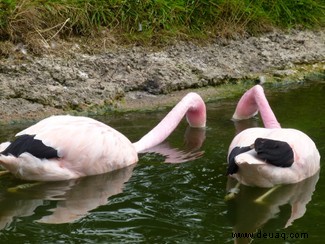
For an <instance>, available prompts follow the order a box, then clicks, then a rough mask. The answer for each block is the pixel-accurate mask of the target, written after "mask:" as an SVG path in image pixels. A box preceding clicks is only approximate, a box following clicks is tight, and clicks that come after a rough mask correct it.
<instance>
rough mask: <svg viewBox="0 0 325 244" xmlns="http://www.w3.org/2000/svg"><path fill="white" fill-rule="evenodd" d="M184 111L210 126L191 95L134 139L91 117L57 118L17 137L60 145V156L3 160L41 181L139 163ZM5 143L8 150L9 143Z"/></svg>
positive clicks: (15, 171) (26, 176)
mask: <svg viewBox="0 0 325 244" xmlns="http://www.w3.org/2000/svg"><path fill="white" fill-rule="evenodd" d="M193 114H194V115H195V116H193ZM184 115H186V116H187V119H188V122H189V124H190V125H191V126H192V127H204V126H205V123H206V108H205V104H204V101H203V100H202V98H201V97H200V96H199V95H198V94H196V93H189V94H187V95H186V96H185V97H184V98H183V99H182V100H181V101H180V102H179V103H178V104H177V105H176V106H175V107H174V108H173V109H172V110H171V111H170V112H169V113H168V114H167V115H166V117H165V118H164V119H163V120H162V121H161V122H160V123H159V124H158V125H157V126H156V127H155V128H153V129H152V130H151V131H150V132H149V133H148V134H146V135H145V136H144V137H142V138H141V139H140V140H139V141H138V142H135V143H131V142H130V141H129V139H128V138H127V137H125V136H124V135H123V134H121V133H120V132H118V131H117V130H115V129H113V128H111V127H110V126H108V125H105V124H104V123H101V122H99V121H97V120H94V119H91V118H88V117H81V116H69V115H61V116H52V117H49V118H46V119H44V120H41V121H40V122H38V123H36V124H35V125H32V126H30V127H29V128H27V129H25V130H23V131H21V132H19V133H18V134H17V135H16V136H17V137H19V136H23V135H30V136H34V135H35V136H34V138H33V139H35V140H39V141H41V142H42V143H43V144H44V145H45V146H47V147H49V148H51V149H55V150H56V152H57V157H52V158H38V157H36V156H34V155H33V154H32V153H29V152H23V153H21V154H20V155H17V156H15V155H12V154H10V153H7V154H3V153H2V154H0V164H1V165H2V166H3V167H4V168H6V169H7V170H9V171H10V172H11V173H12V174H14V175H15V176H16V177H18V178H21V179H26V180H37V181H58V180H67V179H75V178H79V177H83V176H88V175H97V174H102V173H106V172H109V171H113V170H116V169H119V168H123V167H126V166H129V165H131V164H134V163H136V162H137V161H138V153H139V152H141V151H144V150H146V149H148V148H151V147H153V146H156V145H158V144H159V143H161V142H162V141H164V140H165V139H166V138H167V137H168V136H169V135H170V134H171V133H172V131H173V130H174V129H175V128H176V127H177V125H178V124H179V122H180V121H181V120H182V118H183V117H184ZM1 145H2V146H0V148H2V150H4V148H7V147H8V145H9V143H5V144H4V143H3V144H1ZM19 146H20V145H19ZM24 146H26V145H24ZM27 146H28V145H27ZM15 150H16V151H17V149H15Z"/></svg>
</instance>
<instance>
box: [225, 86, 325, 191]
mask: <svg viewBox="0 0 325 244" xmlns="http://www.w3.org/2000/svg"><path fill="white" fill-rule="evenodd" d="M258 112H260V114H261V117H262V120H263V123H264V126H265V128H250V129H246V130H244V131H242V132H240V133H239V134H237V135H236V136H235V138H234V139H233V141H232V142H231V144H230V146H229V151H228V163H229V167H228V174H229V175H230V176H231V177H233V178H235V179H237V180H238V181H239V182H240V183H242V184H245V185H249V186H259V187H273V186H275V185H279V184H292V183H296V182H300V181H302V180H304V179H306V178H308V177H311V176H312V175H314V174H316V173H317V172H318V170H319V168H320V155H319V152H318V150H317V148H316V145H315V143H314V142H313V141H312V139H311V138H310V137H309V136H307V135H306V134H305V133H303V132H301V131H299V130H296V129H287V128H281V126H280V124H279V123H278V121H277V119H276V117H275V115H274V113H273V111H272V109H271V107H270V106H269V103H268V101H267V99H266V97H265V94H264V90H263V88H262V86H260V85H256V86H254V87H252V88H251V89H249V90H248V91H247V92H245V94H244V95H243V96H242V97H241V99H240V100H239V102H238V104H237V107H236V111H235V113H234V115H233V119H235V120H242V119H247V118H251V117H253V116H254V115H256V114H257V113H258ZM258 138H263V140H270V141H271V140H275V141H278V142H279V143H282V144H285V145H288V146H287V147H289V148H291V149H290V152H289V151H288V150H283V153H286V154H281V153H279V152H281V151H280V150H281V148H279V147H274V148H269V149H268V150H269V152H270V155H271V156H274V155H277V156H278V157H279V159H281V156H282V159H283V158H287V156H288V155H287V153H290V154H291V155H293V158H291V155H289V156H290V157H288V160H290V162H288V164H286V165H284V164H281V165H278V166H276V164H271V163H270V162H267V160H265V158H261V156H260V155H259V154H258V152H257V151H258V149H256V141H257V139H258ZM259 140H260V139H259ZM254 143H255V144H254ZM253 145H254V146H255V148H253V147H254V146H253ZM234 149H236V150H234ZM233 150H234V151H233ZM272 150H278V151H276V152H275V151H272ZM232 152H235V155H231V154H232ZM234 163H235V164H236V165H235V166H236V167H234V165H233V164H234ZM237 166H238V167H237ZM280 166H281V167H280ZM234 168H235V170H234ZM229 172H230V173H229Z"/></svg>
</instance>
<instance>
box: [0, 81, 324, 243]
mask: <svg viewBox="0 0 325 244" xmlns="http://www.w3.org/2000/svg"><path fill="white" fill-rule="evenodd" d="M265 90H266V93H267V96H268V98H269V101H270V104H271V106H272V108H273V109H274V112H275V114H276V115H277V117H278V120H279V121H280V123H281V124H282V126H283V127H292V128H297V129H300V130H302V131H304V132H306V133H307V134H309V136H310V137H311V138H313V140H314V141H315V143H316V144H317V146H318V149H319V151H320V154H321V155H322V159H321V164H324V158H325V156H324V155H325V125H324V120H325V113H324V111H325V102H324V94H325V83H324V82H317V83H314V84H307V83H305V84H299V85H295V86H294V87H293V86H292V85H291V86H290V87H289V86H279V87H274V86H273V87H268V86H267V87H266V88H265ZM235 105H236V101H235V100H227V101H218V102H216V103H210V104H208V106H207V107H208V122H207V129H206V131H204V130H195V129H194V130H189V129H188V128H187V126H186V123H185V121H183V123H182V124H181V125H180V126H179V127H178V128H177V130H176V131H175V132H174V133H173V134H172V136H171V137H170V138H169V139H168V140H167V142H166V143H164V144H163V145H161V146H160V147H159V149H156V150H160V151H162V152H164V153H165V154H167V155H169V156H168V157H167V158H166V157H162V156H159V155H156V154H153V153H147V154H145V155H141V157H140V161H139V163H138V164H137V165H135V166H132V167H129V168H126V169H123V170H119V171H117V172H113V173H108V174H105V175H100V176H94V177H88V178H85V179H80V180H75V181H68V182H60V183H48V184H41V185H36V186H33V187H31V188H28V189H24V190H20V191H19V192H9V191H8V188H10V187H13V186H16V185H18V184H20V183H21V181H19V180H16V179H14V178H12V177H11V176H3V177H1V178H0V229H1V230H0V240H1V241H8V242H9V241H10V243H104V242H109V243H118V242H122V243H127V242H129V243H136V242H145V243H201V242H210V241H211V242H212V241H213V242H214V243H224V242H228V243H232V242H234V238H233V235H232V233H233V232H243V233H252V232H255V233H256V236H255V238H254V243H264V241H265V240H266V239H265V238H263V236H265V237H268V241H269V242H270V243H273V242H279V241H281V243H284V242H285V241H284V238H286V242H287V243H319V242H321V241H322V240H324V239H325V232H324V230H325V219H324V209H325V183H324V180H323V178H324V176H325V175H324V174H325V173H324V170H323V169H321V171H320V174H319V175H316V176H315V177H313V178H311V179H309V180H307V181H304V182H301V183H299V184H296V185H290V186H284V187H280V188H278V189H277V190H276V191H275V192H274V193H273V194H272V197H270V198H269V199H268V201H267V202H266V203H265V204H257V203H255V202H254V199H256V198H257V197H258V196H260V195H261V194H263V193H264V192H266V190H265V189H260V188H252V187H241V191H240V193H239V195H238V197H237V198H236V199H235V200H234V201H232V202H225V201H224V196H225V193H226V187H227V184H229V183H231V182H227V181H228V180H227V178H226V177H225V170H226V155H227V150H228V145H229V144H230V142H231V140H232V138H233V137H234V135H235V133H236V129H237V130H241V129H243V128H247V127H252V126H262V123H261V121H260V120H258V119H251V120H248V121H243V122H241V123H238V124H236V126H235V125H234V123H233V122H232V121H231V120H230V118H231V116H232V114H233V112H234V109H235ZM165 113H166V111H164V112H159V113H150V114H136V113H134V114H133V113H132V114H125V115H123V116H121V115H111V116H107V117H101V118H99V119H100V120H102V121H105V122H106V123H108V124H110V125H111V126H113V127H115V128H116V129H118V130H119V131H121V132H122V133H124V134H125V135H127V136H128V137H129V138H130V139H131V140H132V141H135V140H136V139H138V138H140V137H141V136H142V135H143V134H145V133H146V132H147V131H148V130H149V129H150V128H152V127H153V126H154V125H155V124H156V123H157V121H159V120H160V119H161V118H162V117H163V116H164V114H165ZM26 126H27V124H24V125H10V126H3V127H1V128H0V139H1V141H4V140H8V139H9V138H10V137H11V136H13V135H14V133H15V132H17V131H19V130H21V129H23V128H25V127H26ZM204 138H205V140H204ZM200 142H203V144H202V145H201V143H200ZM202 152H204V154H203V156H201V157H200V155H201V154H202ZM165 160H166V161H182V160H188V162H186V163H182V164H171V163H164V161H165ZM291 206H294V207H293V208H292V207H291ZM298 210H300V211H298ZM301 210H302V211H301ZM304 210H305V211H304ZM297 213H298V214H297ZM294 218H296V219H294ZM286 226H287V227H286ZM276 237H278V238H276ZM291 237H292V238H291ZM300 237H303V238H300ZM237 241H239V242H243V243H244V242H247V240H244V239H238V240H237Z"/></svg>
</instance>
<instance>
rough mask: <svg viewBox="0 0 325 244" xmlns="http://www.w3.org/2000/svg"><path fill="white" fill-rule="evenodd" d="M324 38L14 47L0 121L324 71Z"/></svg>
mask: <svg viewBox="0 0 325 244" xmlns="http://www.w3.org/2000/svg"><path fill="white" fill-rule="evenodd" d="M324 40H325V32H324V30H322V31H317V32H312V31H305V32H299V31H293V32H291V33H290V34H284V33H278V32H277V33H276V32H275V33H269V34H266V35H264V36H261V37H250V38H245V39H244V38H243V39H238V40H228V41H225V40H223V41H216V42H215V43H212V44H209V45H204V46H199V45H195V44H193V43H192V44H191V43H179V44H177V45H174V46H168V47H165V48H164V49H160V50H152V49H149V48H143V47H120V46H118V45H116V44H115V45H112V46H106V45H105V48H103V49H102V52H101V53H100V54H92V55H91V54H89V53H85V52H83V51H82V50H83V49H82V45H87V43H80V42H77V41H76V42H70V43H68V44H67V43H65V44H62V43H60V44H58V43H56V44H55V43H54V44H53V45H52V46H51V47H49V49H51V50H50V51H49V52H48V53H46V52H45V53H44V55H42V56H41V57H36V56H33V55H30V54H29V53H28V51H27V52H26V50H25V49H24V48H23V47H20V48H17V51H16V54H15V55H9V57H8V58H6V59H2V60H0V105H1V111H0V122H2V123H5V122H8V121H13V120H20V119H39V118H42V117H45V116H47V115H50V114H60V113H72V112H73V111H77V112H83V113H87V112H93V113H104V112H105V111H108V110H111V109H118V110H122V111H123V110H132V109H145V108H155V107H161V106H165V105H171V104H172V103H174V101H176V100H178V99H179V97H180V96H182V95H183V94H184V93H186V92H187V91H188V90H189V89H190V90H192V89H193V90H198V89H199V90H198V91H199V93H200V94H201V93H202V95H203V97H205V98H207V97H208V96H214V95H215V94H217V93H218V89H219V85H220V84H223V83H227V82H234V83H235V82H238V81H241V80H254V79H257V78H258V77H259V76H260V75H265V76H267V77H270V78H271V79H274V78H279V79H283V77H290V76H295V79H302V78H303V77H302V76H303V74H304V72H305V71H306V72H308V71H310V69H311V70H316V71H320V72H324V70H325V68H324V66H325V43H324V42H325V41H324ZM56 50H57V51H56ZM17 52H18V53H19V55H18V56H19V58H17ZM306 64H308V65H306ZM306 67H308V68H307V69H308V70H304V69H306ZM200 88H201V89H200ZM202 88H204V89H202Z"/></svg>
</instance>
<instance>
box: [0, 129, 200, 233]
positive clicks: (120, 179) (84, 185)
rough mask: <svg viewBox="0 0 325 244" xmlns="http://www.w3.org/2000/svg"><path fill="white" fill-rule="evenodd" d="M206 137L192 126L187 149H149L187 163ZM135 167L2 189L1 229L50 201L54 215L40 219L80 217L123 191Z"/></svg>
mask: <svg viewBox="0 0 325 244" xmlns="http://www.w3.org/2000/svg"><path fill="white" fill-rule="evenodd" d="M204 139H205V130H203V129H193V128H191V129H187V131H186V133H185V150H184V151H182V150H179V149H175V148H171V147H170V146H169V145H168V144H167V143H166V142H165V143H162V144H161V145H158V146H157V147H154V148H151V149H150V150H149V152H153V153H159V154H162V155H163V156H166V162H173V163H179V162H185V161H189V160H193V159H195V158H197V157H199V156H200V155H202V154H203V152H201V151H199V149H200V147H201V146H202V144H203V142H204ZM135 166H136V164H134V165H131V166H129V167H126V168H123V169H119V170H116V171H113V172H109V173H106V174H102V175H96V176H89V177H84V178H80V179H74V180H69V181H60V182H40V183H39V184H35V185H34V186H32V187H28V188H25V189H19V190H18V191H17V192H8V191H6V188H5V189H2V194H1V193H0V194H1V195H0V229H3V228H6V227H9V226H10V225H11V223H12V222H13V221H14V219H15V218H17V217H27V216H32V215H34V213H35V210H36V208H38V207H40V206H43V205H45V201H48V200H50V201H57V203H56V206H55V208H54V209H51V210H50V211H51V214H49V215H46V216H43V217H42V218H41V219H39V220H37V222H40V223H48V224H60V223H70V222H73V221H76V220H79V219H80V218H82V217H85V216H86V215H87V214H88V213H89V211H91V210H93V209H96V208H97V207H99V206H102V205H106V204H107V203H108V198H109V197H111V196H114V195H116V194H119V193H122V191H123V187H124V184H125V183H126V182H127V181H129V179H130V178H131V176H132V172H133V169H134V167H135ZM0 179H1V178H0ZM3 180H7V179H6V178H3ZM0 190H1V189H0Z"/></svg>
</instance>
